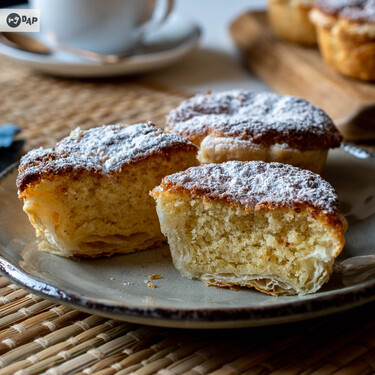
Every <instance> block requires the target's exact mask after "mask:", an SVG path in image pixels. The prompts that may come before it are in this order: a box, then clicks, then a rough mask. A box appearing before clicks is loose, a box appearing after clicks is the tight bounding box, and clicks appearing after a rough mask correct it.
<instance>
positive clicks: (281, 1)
mask: <svg viewBox="0 0 375 375" xmlns="http://www.w3.org/2000/svg"><path fill="white" fill-rule="evenodd" d="M313 4H314V0H268V18H269V20H270V23H271V25H272V28H273V30H274V31H275V33H276V35H277V36H279V37H280V38H282V39H285V40H288V41H290V42H294V43H300V44H306V45H315V44H316V31H315V27H314V25H313V24H312V23H311V22H310V20H309V12H310V10H311V8H312V6H313Z"/></svg>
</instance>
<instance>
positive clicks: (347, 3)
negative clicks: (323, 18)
mask: <svg viewBox="0 0 375 375" xmlns="http://www.w3.org/2000/svg"><path fill="white" fill-rule="evenodd" d="M315 6H316V7H317V8H318V9H320V10H322V11H324V12H325V13H328V14H331V15H336V16H339V17H344V18H346V19H348V20H350V21H354V22H370V23H375V0H317V1H316V2H315Z"/></svg>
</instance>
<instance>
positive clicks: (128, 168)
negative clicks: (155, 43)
mask: <svg viewBox="0 0 375 375" xmlns="http://www.w3.org/2000/svg"><path fill="white" fill-rule="evenodd" d="M167 130H168V132H164V131H162V130H161V129H159V128H157V127H156V126H155V125H154V124H153V123H147V124H136V125H129V126H125V125H121V124H117V125H109V126H102V127H98V128H93V129H90V130H86V131H82V130H81V129H79V128H77V129H76V130H74V131H72V133H71V134H70V136H68V137H67V138H65V139H63V140H62V141H60V142H59V143H57V145H56V146H55V147H54V148H52V149H42V148H40V149H36V150H33V151H31V152H29V153H28V154H27V155H25V156H24V157H23V158H22V160H21V163H20V167H19V176H18V179H17V185H18V193H19V198H20V199H21V200H23V201H24V211H25V212H26V213H27V215H28V216H29V219H30V221H31V223H32V225H33V226H34V228H35V229H36V233H37V236H39V237H42V238H43V239H45V240H46V241H48V243H49V246H48V247H47V249H48V251H51V252H54V253H55V254H57V255H61V256H67V257H72V256H79V257H82V256H83V257H97V256H103V255H112V254H114V253H130V252H134V251H137V250H144V249H147V248H151V247H155V246H157V245H159V244H160V243H162V242H163V241H164V240H165V239H167V240H168V242H169V245H170V249H171V254H172V258H173V262H174V264H175V266H176V267H177V269H178V270H180V272H181V274H182V275H183V276H185V277H189V278H198V279H201V280H203V281H204V282H206V283H207V284H212V285H217V286H244V287H255V288H257V289H258V290H260V291H262V292H265V293H269V294H272V295H281V294H306V293H312V292H315V291H317V290H318V289H319V288H320V287H321V286H322V285H323V283H325V282H326V281H328V279H329V276H330V274H331V273H332V266H333V263H334V260H335V258H336V256H337V255H338V254H339V253H340V251H341V250H342V248H343V246H344V243H345V240H344V233H345V231H346V228H347V224H346V220H345V219H344V218H343V217H342V216H341V215H340V213H339V202H338V197H337V194H336V192H335V191H334V189H333V188H332V186H330V184H329V183H328V182H326V181H324V180H323V179H322V178H321V177H320V176H319V175H317V174H316V173H314V172H311V171H309V170H307V169H311V170H313V171H315V172H321V170H322V169H323V166H324V162H325V159H326V154H327V152H328V149H329V148H332V147H337V146H338V145H339V144H340V141H341V135H340V134H339V132H338V131H337V130H336V128H335V126H334V125H333V123H332V121H331V120H330V119H329V117H328V116H327V115H326V114H325V113H324V112H323V111H321V110H320V109H318V108H316V107H313V106H311V105H310V104H309V103H307V102H306V101H304V100H302V99H298V98H294V97H280V96H278V95H276V94H269V93H267V94H265V93H263V94H255V93H252V92H249V91H230V92H225V93H219V94H207V95H200V96H196V97H194V98H192V99H190V100H187V101H186V102H183V103H182V104H181V106H180V107H178V108H176V109H175V110H173V111H172V112H171V113H170V114H169V116H168V119H167ZM197 155H198V159H199V161H198V159H197ZM238 159H240V160H238ZM228 160H229V161H228ZM275 161H276V162H275ZM280 161H281V162H283V163H284V164H282V163H280ZM199 162H201V163H202V165H199ZM290 164H293V165H297V166H298V167H297V166H293V165H290ZM301 168H303V169H301ZM151 190H152V191H151ZM150 191H151V193H150V194H149V192H150ZM150 195H151V196H150ZM153 198H154V199H153Z"/></svg>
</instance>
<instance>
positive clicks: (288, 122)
mask: <svg viewBox="0 0 375 375" xmlns="http://www.w3.org/2000/svg"><path fill="white" fill-rule="evenodd" d="M166 129H167V131H169V132H172V133H178V134H180V135H181V136H183V137H184V138H186V139H188V140H190V141H191V142H193V143H195V144H196V145H197V146H200V151H199V153H198V160H199V161H200V162H201V163H221V162H224V161H228V160H243V161H247V160H262V161H267V162H272V161H275V162H280V163H288V164H292V165H294V166H297V167H300V168H304V169H310V170H312V171H313V172H316V173H320V172H321V171H322V170H323V168H324V164H325V161H326V158H327V154H328V150H329V149H330V148H333V147H338V146H339V145H340V143H341V140H342V137H341V135H340V133H339V132H338V130H337V129H336V128H335V125H334V124H333V122H332V120H331V119H330V118H329V117H328V116H327V114H326V113H325V112H323V111H322V110H321V109H319V108H317V107H314V106H313V105H311V104H310V103H308V102H307V101H306V100H304V99H300V98H296V97H293V96H279V95H277V94H274V93H268V92H263V93H255V92H251V91H246V90H234V91H228V92H222V93H216V94H212V93H209V94H206V95H196V96H194V97H192V98H190V99H188V100H185V101H183V102H182V103H181V104H180V106H179V107H177V108H176V109H174V110H172V111H171V112H170V114H169V116H168V117H167V128H166Z"/></svg>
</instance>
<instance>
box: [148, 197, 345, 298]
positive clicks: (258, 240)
mask: <svg viewBox="0 0 375 375" xmlns="http://www.w3.org/2000/svg"><path fill="white" fill-rule="evenodd" d="M154 196H155V197H156V200H157V211H158V215H159V219H160V223H161V228H162V231H163V233H164V234H165V235H166V236H167V237H168V242H169V245H170V248H171V253H172V258H173V261H174V264H175V266H176V267H177V269H178V270H179V271H180V272H181V273H182V275H183V276H185V277H188V278H198V279H201V280H203V281H204V282H206V283H207V284H212V285H217V286H233V285H238V286H246V287H255V288H257V289H259V290H261V291H263V292H266V293H269V294H273V295H280V294H306V293H312V292H315V291H316V290H318V289H319V288H320V287H321V286H322V284H323V283H325V282H326V281H328V278H329V276H330V274H331V272H332V266H333V262H334V259H335V257H336V256H337V254H338V253H339V252H340V251H341V249H342V247H343V243H342V242H343V240H341V239H340V237H338V236H336V234H335V232H334V229H333V227H332V226H330V225H325V224H324V223H323V222H322V220H323V219H317V218H315V219H314V218H313V216H312V215H311V214H310V213H309V212H308V211H307V210H305V211H302V212H300V213H297V212H295V211H293V210H288V209H275V210H267V211H266V210H263V211H253V210H251V211H247V210H245V209H244V208H241V207H237V206H233V205H230V204H228V203H223V202H218V201H210V200H203V199H202V198H195V199H192V198H190V197H189V194H187V193H181V192H179V193H174V192H173V191H164V192H160V191H156V192H155V193H154Z"/></svg>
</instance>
